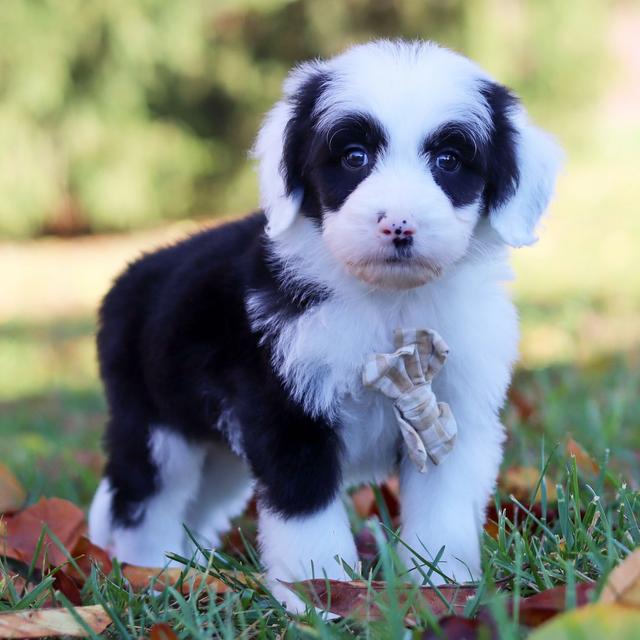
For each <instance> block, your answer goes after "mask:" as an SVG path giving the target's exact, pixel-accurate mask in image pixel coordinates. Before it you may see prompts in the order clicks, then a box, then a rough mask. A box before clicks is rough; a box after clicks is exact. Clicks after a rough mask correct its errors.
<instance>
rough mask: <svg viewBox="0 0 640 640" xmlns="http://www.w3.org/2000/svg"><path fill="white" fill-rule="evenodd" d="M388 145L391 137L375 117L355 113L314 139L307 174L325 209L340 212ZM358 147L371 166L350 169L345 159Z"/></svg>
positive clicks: (316, 135)
mask: <svg viewBox="0 0 640 640" xmlns="http://www.w3.org/2000/svg"><path fill="white" fill-rule="evenodd" d="M386 145H387V134H386V133H385V131H384V128H383V127H382V125H381V124H380V123H379V122H377V121H376V120H375V119H374V118H372V117H371V116H368V115H367V114H362V113H354V114H349V115H346V116H343V117H341V118H339V119H338V120H337V121H336V122H335V123H333V124H332V126H331V127H330V128H329V129H328V131H327V132H326V133H324V134H319V133H316V134H315V135H314V137H313V141H312V144H311V146H310V149H309V155H308V158H307V162H306V170H305V174H306V175H308V177H309V182H310V183H311V187H312V188H313V189H314V190H315V192H316V194H317V197H318V200H319V202H320V205H321V207H322V208H324V209H329V210H331V211H336V210H337V209H339V208H340V207H341V206H342V204H343V203H344V201H345V200H346V199H347V198H348V197H349V195H350V194H351V193H352V192H353V191H354V190H355V189H356V187H357V186H358V185H359V184H360V183H361V182H362V181H363V180H364V179H365V178H366V177H367V176H368V175H369V174H370V173H371V171H372V170H373V167H374V166H375V163H376V160H377V158H378V157H379V156H380V154H381V153H382V152H383V150H384V148H385V147H386ZM354 147H357V148H361V149H362V150H363V151H364V152H366V155H367V162H366V164H363V165H362V167H361V168H348V166H345V163H344V162H343V159H344V157H345V154H347V153H348V152H349V150H352V149H353V148H354Z"/></svg>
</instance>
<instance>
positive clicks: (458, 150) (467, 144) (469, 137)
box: [423, 122, 488, 207]
mask: <svg viewBox="0 0 640 640" xmlns="http://www.w3.org/2000/svg"><path fill="white" fill-rule="evenodd" d="M423 151H424V153H425V154H426V155H427V157H428V159H429V168H430V170H431V174H432V175H433V179H434V180H435V181H436V184H437V185H438V186H439V187H440V188H441V189H442V190H443V191H444V192H445V194H446V195H447V197H448V198H449V200H451V203H452V204H453V206H454V207H462V206H465V205H468V204H471V203H472V202H475V201H476V200H477V199H478V198H479V197H480V194H481V193H482V190H483V188H484V187H485V180H486V172H487V163H488V158H487V153H488V150H487V149H486V148H485V147H484V146H483V145H482V144H481V142H480V141H479V140H478V139H477V136H476V135H475V133H474V131H473V130H471V129H470V128H469V125H467V124H466V123H464V122H449V123H447V124H444V125H442V126H441V127H439V128H438V129H437V130H436V131H434V132H433V133H432V134H431V135H429V137H428V138H427V140H426V141H425V143H424V145H423ZM445 152H453V153H455V154H456V155H457V156H458V157H459V158H460V161H461V163H460V166H459V167H458V168H457V169H456V170H455V171H443V170H442V169H439V168H438V166H437V164H436V160H437V157H438V154H440V153H445Z"/></svg>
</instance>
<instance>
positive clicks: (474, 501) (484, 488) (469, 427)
mask: <svg viewBox="0 0 640 640" xmlns="http://www.w3.org/2000/svg"><path fill="white" fill-rule="evenodd" d="M454 411H455V410H454ZM456 418H457V421H458V439H457V442H456V443H455V446H454V448H453V450H452V451H451V453H450V454H449V455H448V457H447V458H445V459H444V460H443V461H442V462H441V463H440V464H439V465H432V464H430V465H429V467H428V470H427V472H426V473H425V474H421V473H420V472H419V471H418V470H417V469H416V467H415V466H414V465H413V463H412V462H411V461H410V460H408V459H407V458H406V457H405V460H404V461H403V463H402V468H401V504H402V531H401V538H402V540H403V541H404V542H405V543H406V545H408V546H409V547H411V549H413V550H414V551H415V553H416V554H418V555H420V556H422V557H423V558H424V559H426V560H428V561H429V562H433V561H434V560H435V559H436V557H437V556H438V554H439V552H440V551H441V550H442V549H443V553H442V555H441V556H440V560H439V562H438V570H439V571H440V572H441V573H442V574H445V575H446V576H448V577H449V578H452V579H454V580H455V581H457V582H466V581H473V580H477V579H479V578H480V576H481V573H482V571H481V561H480V537H481V533H482V527H483V524H484V518H485V509H486V505H487V503H488V500H489V497H490V495H491V493H492V491H493V488H494V485H495V479H496V476H497V473H498V467H499V464H500V459H501V455H502V440H503V435H502V434H503V429H502V426H501V425H500V423H499V421H498V419H497V418H495V417H493V416H491V417H487V418H485V419H484V420H483V419H482V418H478V416H477V415H476V416H475V419H474V418H473V413H472V412H470V413H469V414H468V415H465V414H464V412H463V411H456ZM398 551H399V554H400V557H401V558H402V559H403V560H404V562H405V564H406V566H407V568H408V569H409V570H410V576H411V578H412V579H413V580H415V581H417V582H421V581H422V580H423V579H424V576H423V573H424V574H430V576H429V578H430V580H432V581H433V582H434V583H435V584H442V583H443V582H444V581H445V580H444V578H443V576H442V575H441V574H438V573H437V572H434V573H431V572H430V569H429V567H428V566H422V567H420V569H418V568H417V566H419V565H421V564H422V563H421V561H420V560H419V559H418V558H417V557H416V556H415V555H414V554H413V553H412V551H411V550H410V549H408V548H407V547H406V546H405V545H403V544H402V543H400V548H399V549H398ZM422 572H423V573H422Z"/></svg>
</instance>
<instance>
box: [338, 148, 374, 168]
mask: <svg viewBox="0 0 640 640" xmlns="http://www.w3.org/2000/svg"><path fill="white" fill-rule="evenodd" d="M368 164H369V155H368V154H367V152H366V151H365V150H364V149H363V148H362V147H351V148H350V149H347V150H346V152H345V154H344V155H343V156H342V166H344V167H345V168H346V169H362V167H366V166H367V165H368Z"/></svg>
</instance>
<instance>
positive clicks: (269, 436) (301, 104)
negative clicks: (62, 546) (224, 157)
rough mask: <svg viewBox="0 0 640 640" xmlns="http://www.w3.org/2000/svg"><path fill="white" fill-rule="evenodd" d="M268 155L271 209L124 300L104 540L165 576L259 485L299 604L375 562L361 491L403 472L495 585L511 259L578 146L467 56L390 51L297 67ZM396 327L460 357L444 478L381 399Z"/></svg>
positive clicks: (186, 247) (182, 254)
mask: <svg viewBox="0 0 640 640" xmlns="http://www.w3.org/2000/svg"><path fill="white" fill-rule="evenodd" d="M255 155H256V157H257V159H258V161H259V174H260V187H261V194H262V208H263V211H262V212H261V213H257V214H255V215H253V216H250V217H248V218H245V219H243V220H239V221H238V222H233V223H231V224H226V225H224V226H220V227H217V228H214V229H211V230H208V231H204V232H202V233H199V234H197V235H195V236H193V237H191V238H189V239H187V240H185V241H183V242H181V243H179V244H177V245H175V246H172V247H168V248H165V249H162V250H160V251H157V252H155V253H151V254H149V255H146V256H144V257H142V258H141V259H139V260H138V261H137V262H135V263H133V264H132V265H131V266H130V267H129V268H128V269H127V270H126V271H125V273H124V274H123V275H122V276H121V277H120V278H119V279H118V280H117V282H116V283H115V285H114V287H113V288H112V289H111V291H110V292H109V294H108V295H107V296H106V298H105V300H104V303H103V305H102V310H101V326H100V331H99V335H98V349H99V358H100V366H101V373H102V377H103V379H104V384H105V388H106V394H107V399H108V404H109V408H110V421H109V426H108V431H107V434H106V445H107V449H108V453H109V460H108V464H107V467H106V471H105V476H104V479H103V480H102V482H101V484H100V487H99V489H98V491H97V494H96V497H95V499H94V503H93V506H92V508H91V513H90V534H91V537H92V539H93V540H94V541H95V542H96V543H98V544H100V545H103V546H105V547H107V548H109V549H110V550H111V551H112V553H113V554H114V555H115V556H117V557H118V558H119V559H120V560H122V561H126V562H132V563H136V564H142V565H151V566H158V565H163V564H164V563H165V562H166V559H165V555H164V553H165V552H166V551H174V552H185V551H187V541H186V537H185V534H184V529H183V523H185V524H186V525H187V526H188V527H189V528H190V529H191V530H193V531H194V532H196V533H197V534H199V535H202V536H203V537H204V538H205V539H207V540H208V542H209V544H215V542H216V534H217V533H220V532H221V531H223V530H224V528H225V527H226V526H227V525H228V522H229V518H230V517H232V516H234V515H236V514H238V513H239V512H240V511H241V510H242V508H243V506H244V505H245V503H246V501H247V499H248V498H249V496H250V495H251V493H252V491H253V490H254V489H255V490H256V491H257V495H258V497H259V529H260V531H259V540H260V546H261V551H262V559H263V562H264V564H265V566H266V568H267V571H268V576H269V579H270V580H271V583H272V584H273V586H274V588H275V591H276V594H277V595H279V596H280V597H282V599H283V600H286V601H287V602H288V603H289V606H292V607H294V606H295V605H296V600H295V598H293V597H291V596H290V595H289V594H288V592H287V590H286V589H284V587H282V586H280V584H279V582H278V579H284V580H290V579H301V578H305V577H310V576H311V574H312V572H314V573H315V575H317V576H322V575H324V574H326V575H328V576H329V577H338V578H339V577H342V576H343V575H344V574H343V569H342V567H341V565H340V564H338V562H337V561H336V559H335V557H336V556H339V557H340V558H341V559H342V560H343V561H344V562H346V563H347V564H349V565H352V566H353V565H354V564H355V562H356V559H357V558H356V549H355V545H354V541H353V539H352V536H351V532H350V529H349V522H348V518H347V512H346V510H345V506H344V504H343V493H344V490H345V488H346V487H349V486H352V485H354V484H357V483H362V482H369V481H379V480H381V479H382V478H384V477H385V476H387V475H388V474H389V473H391V472H392V471H393V470H398V471H399V473H400V477H401V499H402V536H403V538H404V540H405V541H406V542H407V544H408V545H409V546H411V547H414V548H415V549H416V550H419V551H420V552H421V553H422V554H423V555H426V556H427V557H429V556H431V557H434V556H435V554H437V553H438V552H439V551H440V550H441V548H442V547H444V553H443V554H442V556H441V558H440V569H441V570H442V571H443V572H444V573H445V574H448V575H449V576H452V577H454V578H455V579H457V580H459V581H465V580H468V579H473V578H477V577H478V575H479V574H480V571H481V567H480V549H479V534H480V531H481V527H482V524H483V520H484V509H485V505H486V504H487V501H488V499H489V497H490V494H491V492H492V490H493V488H494V483H495V479H496V475H497V472H498V466H499V464H500V460H501V448H502V442H503V439H504V433H503V427H502V426H501V424H500V420H499V417H498V413H499V411H500V408H501V405H502V403H503V401H504V397H505V391H506V389H507V386H508V384H509V380H510V374H511V368H512V365H513V363H514V360H515V359H516V355H517V343H518V327H517V317H516V312H515V310H514V307H513V306H512V304H511V302H510V300H509V296H508V294H507V293H506V292H505V290H504V288H503V283H504V281H506V280H509V279H510V277H511V272H510V269H509V266H508V246H520V245H526V244H530V243H532V242H533V241H534V240H535V235H534V229H535V226H536V223H537V221H538V219H539V217H540V216H541V214H542V213H543V211H544V209H545V207H546V205H547V202H548V200H549V198H550V196H551V193H552V190H553V185H554V181H555V176H556V172H557V169H558V166H559V159H560V152H559V150H558V148H557V147H556V145H555V143H554V142H553V141H552V140H551V139H550V138H549V137H548V136H547V135H546V134H544V133H543V132H541V131H540V130H538V129H537V128H535V127H534V126H532V125H531V124H530V123H529V121H528V119H527V116H526V113H525V111H524V109H523V108H522V106H521V105H520V103H519V102H518V100H517V99H516V98H515V97H514V96H513V95H512V94H511V93H510V92H509V91H508V90H507V89H505V88H504V87H503V86H501V85H499V84H497V83H496V82H495V81H494V80H492V79H491V78H490V77H489V76H488V75H487V74H486V73H484V72H483V71H482V70H481V69H479V68H478V67H477V66H476V65H475V64H473V63H472V62H470V61H469V60H467V59H465V58H463V57H461V56H459V55H457V54H455V53H452V52H451V51H448V50H446V49H443V48H441V47H438V46H436V45H434V44H431V43H420V42H411V43H407V42H389V41H380V42H373V43H370V44H366V45H362V46H356V47H353V48H351V49H349V50H348V51H347V52H346V53H344V54H342V55H339V56H338V57H336V58H334V59H331V60H329V61H313V62H309V63H306V64H303V65H301V66H299V67H298V68H296V69H295V70H294V71H293V72H292V73H291V75H290V76H289V78H288V79H287V81H286V82H285V85H284V97H283V99H282V100H281V101H280V102H278V103H277V104H276V106H275V107H274V108H273V110H272V111H271V112H270V113H269V114H268V116H267V118H266V120H265V122H264V125H263V127H262V129H261V131H260V133H259V136H258V139H257V143H256V146H255ZM398 327H425V328H429V329H434V330H436V331H437V332H438V333H440V334H441V335H442V336H443V338H444V339H445V341H446V342H447V343H448V345H449V347H450V349H451V355H450V357H449V360H448V362H447V365H446V367H445V369H444V370H443V371H442V373H441V374H440V375H439V377H438V378H437V379H436V381H435V384H434V389H435V392H436V395H437V397H438V399H439V400H443V401H445V402H447V403H448V404H449V405H450V407H451V409H452V411H453V413H454V415H455V417H456V420H457V424H458V437H457V442H456V444H455V447H454V449H453V451H452V452H451V454H450V455H449V456H448V457H447V458H446V460H444V461H443V462H442V463H441V464H439V465H437V466H435V465H431V466H430V468H429V469H428V472H427V473H426V474H421V473H419V472H418V471H417V470H416V469H415V467H414V466H413V465H412V464H410V463H409V462H407V456H406V455H404V454H403V451H402V447H401V446H400V439H399V431H398V428H397V426H396V425H395V418H394V415H393V412H392V408H391V405H390V401H388V400H387V399H385V398H384V397H383V396H381V395H379V394H377V393H376V392H374V391H371V390H368V389H364V388H363V386H362V366H363V362H364V359H365V358H366V357H367V356H368V355H369V354H371V353H374V352H385V351H386V352H389V351H393V343H392V339H393V331H394V329H396V328H398ZM403 549H404V548H402V549H400V553H401V554H402V553H403V552H404V551H403ZM409 555H410V554H408V553H407V554H406V555H405V559H406V561H407V564H408V566H413V563H412V561H411V558H410V557H408V556H409ZM414 573H416V574H417V573H418V572H417V571H414ZM434 579H436V580H437V579H438V576H435V575H434Z"/></svg>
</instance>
